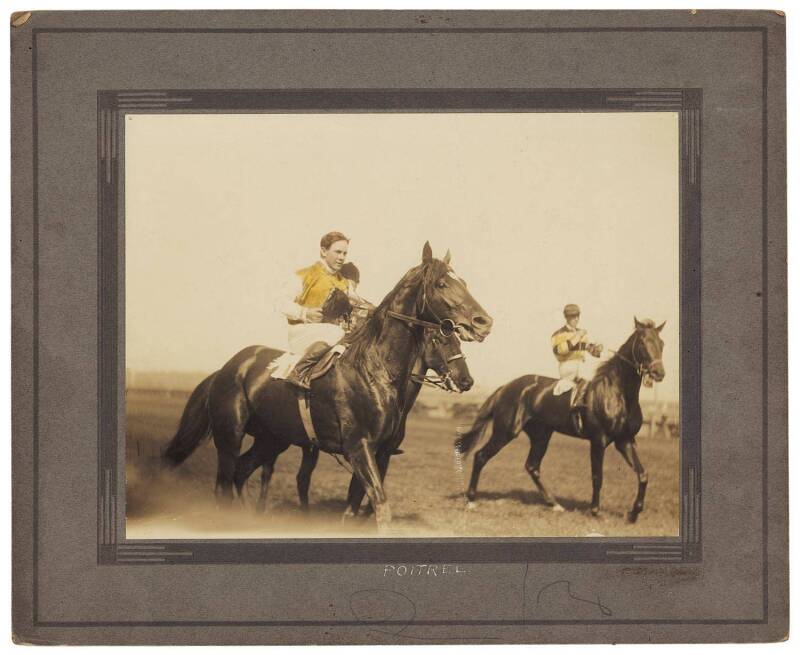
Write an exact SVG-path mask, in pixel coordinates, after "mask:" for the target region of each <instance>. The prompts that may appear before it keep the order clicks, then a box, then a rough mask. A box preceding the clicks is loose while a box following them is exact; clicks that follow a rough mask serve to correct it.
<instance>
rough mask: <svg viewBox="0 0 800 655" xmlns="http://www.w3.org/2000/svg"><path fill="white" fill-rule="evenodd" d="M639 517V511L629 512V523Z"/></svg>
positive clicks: (634, 521)
mask: <svg viewBox="0 0 800 655" xmlns="http://www.w3.org/2000/svg"><path fill="white" fill-rule="evenodd" d="M638 518H639V512H628V523H636V519H638Z"/></svg>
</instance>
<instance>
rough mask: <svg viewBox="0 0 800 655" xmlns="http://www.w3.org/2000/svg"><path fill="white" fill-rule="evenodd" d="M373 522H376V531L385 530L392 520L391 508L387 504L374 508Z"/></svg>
mask: <svg viewBox="0 0 800 655" xmlns="http://www.w3.org/2000/svg"><path fill="white" fill-rule="evenodd" d="M375 522H376V523H377V524H378V532H386V530H387V528H388V527H389V525H390V524H391V522H392V510H391V509H389V507H387V506H383V507H380V506H378V508H377V509H376V510H375Z"/></svg>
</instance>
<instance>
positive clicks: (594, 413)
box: [456, 318, 664, 523]
mask: <svg viewBox="0 0 800 655" xmlns="http://www.w3.org/2000/svg"><path fill="white" fill-rule="evenodd" d="M634 325H635V328H636V329H635V330H634V332H633V334H632V335H631V336H630V337H629V338H628V340H627V341H626V342H625V343H624V344H623V345H622V347H621V348H620V349H619V350H618V351H617V352H616V353H615V354H614V356H613V357H611V359H609V360H608V361H607V362H605V363H603V364H602V365H601V366H600V367H599V368H598V369H597V372H596V374H595V376H594V378H592V379H591V380H590V381H589V382H588V385H587V388H586V393H585V396H584V401H585V404H586V407H585V410H582V411H583V412H584V420H583V426H582V429H581V430H579V429H578V425H577V424H576V421H575V415H574V412H573V411H571V410H570V396H571V394H570V393H563V394H561V395H558V396H554V395H553V388H554V387H555V385H556V382H557V380H555V379H553V378H547V377H542V376H539V375H525V376H523V377H520V378H517V379H516V380H512V381H511V382H509V383H508V384H506V385H504V386H502V387H500V388H499V389H497V390H496V391H495V392H494V393H493V394H492V395H491V396H489V398H488V399H487V400H486V402H485V403H484V404H483V406H482V407H481V408H480V410H479V411H478V416H477V418H476V419H475V422H474V423H473V425H472V427H471V428H470V430H469V431H468V432H466V433H464V434H463V435H461V436H459V437H458V438H457V439H456V449H457V451H458V452H459V453H461V454H464V453H467V452H469V451H470V450H472V448H474V447H475V445H476V443H477V441H478V439H479V438H480V436H481V435H482V433H483V430H484V428H485V427H486V426H487V425H488V424H489V422H491V423H492V435H491V437H490V438H489V441H488V442H487V443H486V445H485V446H484V447H483V448H481V449H480V450H479V451H478V452H476V453H475V459H474V463H473V467H472V477H471V478H470V482H469V488H468V490H467V499H468V500H469V501H470V502H472V501H474V500H475V496H476V494H477V489H478V478H479V477H480V474H481V470H482V469H483V467H484V466H486V463H487V462H488V461H489V460H490V459H491V458H492V457H494V456H495V455H496V454H497V453H498V452H499V451H500V449H501V448H503V446H505V445H506V444H508V443H509V442H510V441H511V440H512V439H514V438H515V437H516V436H517V435H518V434H519V433H520V431H522V430H524V431H525V433H526V434H527V435H528V438H529V439H530V442H531V448H530V452H529V454H528V459H527V461H526V462H525V470H526V471H528V473H529V474H530V476H531V478H532V479H533V482H534V484H535V485H536V486H537V487H538V489H539V491H540V492H541V494H542V496H543V497H544V500H545V502H546V503H547V504H548V505H550V506H551V507H552V508H553V509H554V510H557V511H563V508H562V507H561V505H559V504H558V502H557V501H556V499H555V498H554V497H553V496H552V495H551V494H550V492H549V491H548V490H547V488H546V487H545V486H544V483H543V482H542V479H541V475H540V473H539V468H540V465H541V462H542V459H543V458H544V456H545V453H546V452H547V446H548V444H549V443H550V437H551V436H552V434H553V432H554V431H558V432H560V433H562V434H565V435H568V436H571V437H578V438H580V439H586V440H588V441H589V443H590V455H591V463H592V505H591V509H592V514H594V515H597V514H598V513H599V511H600V489H601V487H602V486H603V457H604V454H605V450H606V447H607V446H608V445H609V444H611V443H613V444H614V446H615V447H616V449H617V450H618V451H619V453H620V454H621V455H622V457H623V459H624V460H625V461H626V462H627V463H628V465H629V466H630V467H631V468H632V469H633V470H634V471H635V473H636V476H637V479H638V482H639V487H638V492H637V494H636V500H635V501H634V504H633V509H632V510H631V511H630V513H629V514H628V519H629V520H630V521H631V522H632V523H633V522H635V521H636V519H637V518H638V516H639V513H640V512H641V511H642V509H643V508H644V497H645V492H646V490H647V472H646V471H645V469H644V466H642V463H641V461H640V460H639V455H638V454H637V452H636V441H635V438H636V435H637V433H638V432H639V429H640V428H641V427H642V409H641V407H640V406H639V389H640V388H641V385H642V382H643V381H644V383H645V384H646V385H647V386H649V385H651V384H652V381H653V380H655V381H656V382H660V381H661V380H663V379H664V364H663V363H662V361H661V356H662V352H663V349H664V342H663V341H662V340H661V337H660V332H661V330H662V329H663V327H664V323H662V324H661V325H659V326H658V327H656V326H655V323H654V322H653V321H650V320H645V321H639V320H638V319H636V318H634Z"/></svg>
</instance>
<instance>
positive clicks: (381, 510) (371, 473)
mask: <svg viewBox="0 0 800 655" xmlns="http://www.w3.org/2000/svg"><path fill="white" fill-rule="evenodd" d="M348 455H349V459H350V463H351V464H352V466H353V473H354V474H355V475H356V477H357V478H358V480H359V482H361V484H362V485H363V487H364V489H365V490H366V492H367V495H368V496H369V501H370V503H372V507H373V509H374V510H375V520H376V521H377V523H378V530H379V531H380V532H383V531H385V530H386V528H387V527H388V526H389V524H390V523H391V521H392V512H391V509H390V508H389V503H388V502H387V498H386V492H385V491H384V489H383V483H382V482H381V475H380V471H379V469H378V464H377V462H376V460H375V452H374V450H373V448H372V447H371V446H370V444H369V443H368V442H367V440H366V439H361V440H360V441H359V442H358V445H356V446H355V448H353V450H352V451H351V452H349V453H348Z"/></svg>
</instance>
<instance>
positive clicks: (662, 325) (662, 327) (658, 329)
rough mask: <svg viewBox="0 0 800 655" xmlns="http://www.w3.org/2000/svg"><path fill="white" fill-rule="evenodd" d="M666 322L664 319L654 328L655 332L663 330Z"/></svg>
mask: <svg viewBox="0 0 800 655" xmlns="http://www.w3.org/2000/svg"><path fill="white" fill-rule="evenodd" d="M666 324H667V322H666V321H664V322H663V323H662V324H661V325H659V326H658V327H657V328H656V332H661V330H663V329H664V326H665V325H666Z"/></svg>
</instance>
